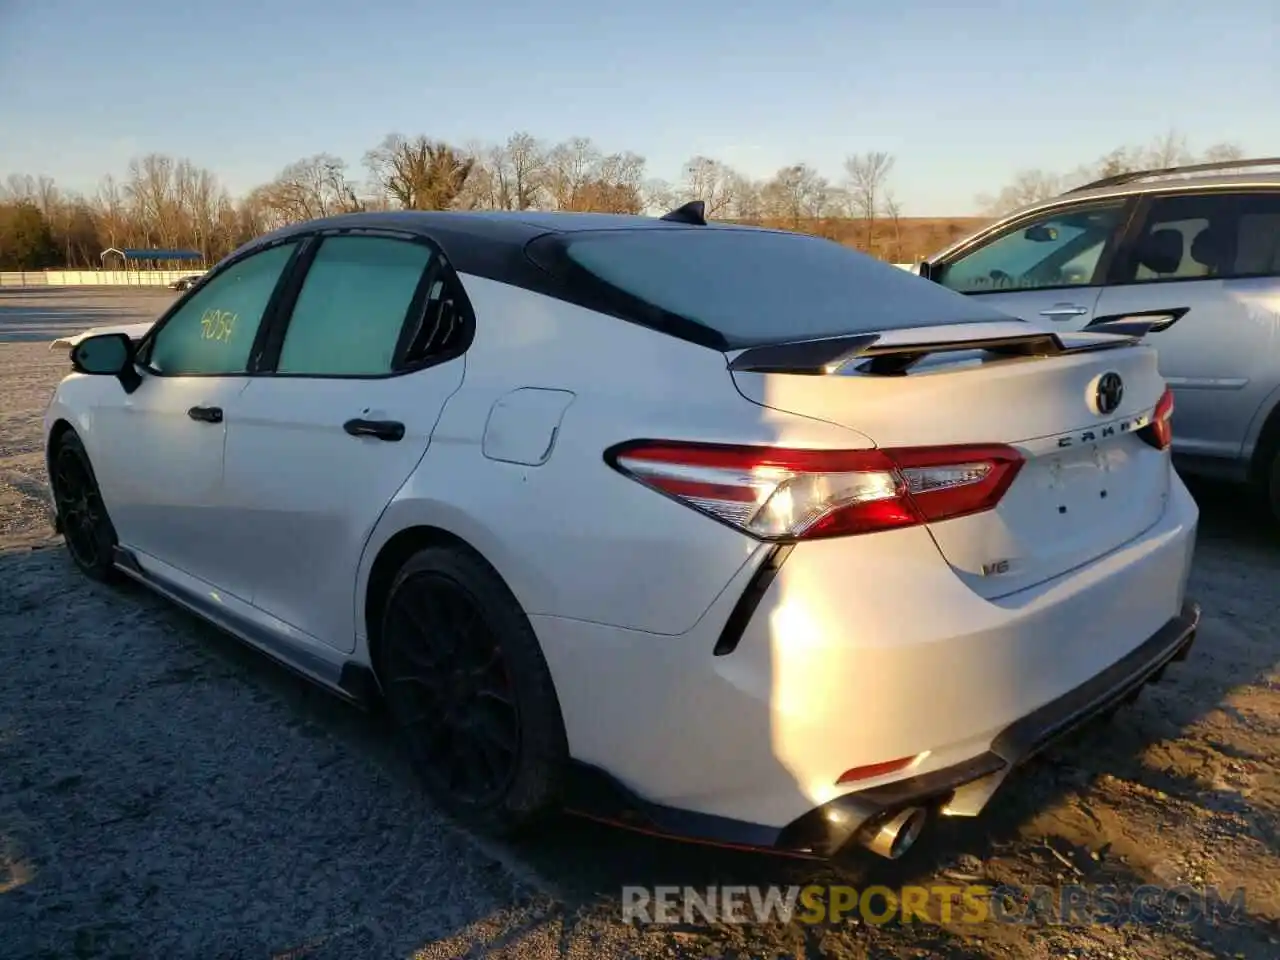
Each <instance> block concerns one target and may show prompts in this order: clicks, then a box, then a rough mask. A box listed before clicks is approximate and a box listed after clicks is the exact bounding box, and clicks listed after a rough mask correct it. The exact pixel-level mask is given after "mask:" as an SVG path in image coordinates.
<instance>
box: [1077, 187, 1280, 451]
mask: <svg viewBox="0 0 1280 960" xmlns="http://www.w3.org/2000/svg"><path fill="white" fill-rule="evenodd" d="M1111 280H1112V282H1111V284H1110V285H1108V287H1107V288H1106V290H1104V291H1103V293H1102V296H1101V298H1100V299H1099V301H1098V306H1097V311H1096V313H1097V319H1099V320H1107V319H1115V318H1119V317H1123V316H1128V315H1134V314H1148V315H1151V316H1157V317H1161V318H1167V319H1165V320H1164V321H1163V324H1167V325H1164V326H1163V329H1161V328H1160V327H1157V328H1155V329H1153V332H1151V333H1150V334H1148V336H1147V339H1148V341H1149V342H1150V343H1151V345H1152V346H1154V347H1156V348H1157V350H1158V351H1159V358H1160V372H1161V373H1162V374H1163V375H1164V377H1165V379H1166V380H1168V382H1169V385H1170V386H1171V387H1172V388H1173V390H1174V393H1175V395H1176V398H1177V399H1176V405H1175V413H1174V423H1175V425H1176V429H1175V430H1174V448H1175V450H1176V451H1177V452H1178V453H1180V454H1184V455H1193V456H1206V457H1227V458H1232V457H1236V456H1238V455H1239V453H1240V450H1241V447H1242V445H1243V443H1244V441H1245V435H1246V432H1247V430H1248V426H1249V423H1250V421H1251V420H1252V419H1253V417H1254V415H1255V414H1256V413H1257V411H1258V409H1259V406H1260V405H1261V404H1262V403H1263V402H1264V401H1265V400H1266V399H1267V398H1268V396H1270V394H1271V392H1272V391H1273V390H1274V388H1275V386H1276V384H1277V377H1276V371H1277V369H1280V361H1278V359H1277V358H1278V357H1280V354H1278V353H1277V350H1278V348H1280V192H1240V191H1223V190H1217V191H1211V192H1195V193H1193V192H1186V191H1183V192H1177V193H1173V192H1171V193H1169V194H1165V195H1160V196H1152V197H1149V198H1147V199H1145V200H1144V202H1143V204H1142V206H1141V207H1140V209H1139V212H1138V223H1137V227H1136V229H1135V230H1134V232H1133V233H1132V235H1131V239H1130V240H1128V241H1127V242H1126V244H1125V246H1124V249H1123V251H1122V253H1121V255H1119V256H1117V257H1116V259H1115V262H1114V266H1113V269H1112V276H1111ZM1163 324H1162V325H1163Z"/></svg>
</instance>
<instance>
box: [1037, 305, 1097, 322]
mask: <svg viewBox="0 0 1280 960" xmlns="http://www.w3.org/2000/svg"><path fill="white" fill-rule="evenodd" d="M1088 312H1089V310H1088V308H1086V307H1078V306H1076V305H1075V304H1074V303H1058V304H1055V305H1054V306H1052V307H1050V308H1049V309H1048V310H1041V311H1040V316H1042V317H1048V318H1049V319H1050V320H1069V319H1071V318H1072V317H1083V316H1084V315H1085V314H1086V313H1088Z"/></svg>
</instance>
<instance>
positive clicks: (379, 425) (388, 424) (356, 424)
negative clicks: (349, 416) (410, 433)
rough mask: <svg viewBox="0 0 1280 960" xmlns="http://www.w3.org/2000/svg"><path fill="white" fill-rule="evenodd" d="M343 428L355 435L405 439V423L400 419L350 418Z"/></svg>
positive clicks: (390, 439)
mask: <svg viewBox="0 0 1280 960" xmlns="http://www.w3.org/2000/svg"><path fill="white" fill-rule="evenodd" d="M342 429H343V430H345V431H347V433H349V434H351V436H353V437H376V438H377V439H379V440H389V441H392V442H395V441H396V440H403V439H404V424H403V423H401V422H400V421H399V420H361V419H359V418H357V419H355V420H348V421H347V422H346V423H344V424H343V425H342Z"/></svg>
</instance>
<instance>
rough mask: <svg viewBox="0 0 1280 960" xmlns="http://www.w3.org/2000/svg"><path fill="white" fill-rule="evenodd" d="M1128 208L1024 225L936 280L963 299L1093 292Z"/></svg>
mask: <svg viewBox="0 0 1280 960" xmlns="http://www.w3.org/2000/svg"><path fill="white" fill-rule="evenodd" d="M1125 203H1126V201H1125V200H1123V199H1120V200H1116V201H1113V202H1107V203H1092V204H1081V205H1077V206H1073V207H1068V208H1066V209H1059V210H1056V211H1054V212H1053V213H1050V214H1047V215H1045V216H1043V217H1040V218H1038V219H1034V220H1029V221H1028V220H1024V221H1022V222H1021V223H1019V224H1018V225H1017V226H1015V227H1013V228H1011V229H1009V230H1006V231H1005V232H1004V233H1001V234H999V235H997V236H996V237H995V238H994V239H992V240H988V241H986V242H985V243H983V244H982V246H980V247H978V248H977V249H976V250H971V251H969V252H968V253H965V254H962V255H961V256H959V257H958V258H957V259H955V260H952V261H950V262H948V263H945V264H942V266H941V269H940V271H939V273H938V274H937V276H936V277H935V279H936V280H937V282H938V283H940V284H942V286H944V287H947V288H949V289H951V290H955V291H957V292H959V293H994V292H1008V291H1014V290H1045V289H1050V288H1053V287H1074V286H1089V285H1091V284H1093V283H1094V274H1095V273H1097V270H1098V264H1099V263H1100V262H1101V260H1102V255H1103V253H1104V252H1105V251H1106V249H1107V247H1108V245H1109V244H1111V243H1113V242H1114V240H1115V238H1116V236H1117V234H1118V232H1119V228H1120V226H1121V225H1122V223H1123V222H1124V211H1125Z"/></svg>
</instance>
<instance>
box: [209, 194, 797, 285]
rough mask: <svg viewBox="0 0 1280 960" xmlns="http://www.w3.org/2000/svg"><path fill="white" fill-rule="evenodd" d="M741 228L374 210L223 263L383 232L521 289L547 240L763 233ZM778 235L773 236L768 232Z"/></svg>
mask: <svg viewBox="0 0 1280 960" xmlns="http://www.w3.org/2000/svg"><path fill="white" fill-rule="evenodd" d="M763 229H764V228H760V227H748V226H743V225H740V224H733V223H725V224H698V225H691V224H688V223H679V222H675V221H670V220H662V219H660V218H658V217H645V216H636V215H630V214H615V213H560V212H549V211H539V210H510V211H508V210H467V211H456V210H377V211H367V212H363V213H343V214H338V215H336V216H332V217H322V218H319V219H315V220H305V221H303V222H301V223H293V224H289V225H288V226H285V227H281V228H279V229H278V230H274V231H272V232H271V233H267V234H264V235H262V236H260V237H257V238H256V239H254V240H250V241H249V242H248V243H246V244H245V245H244V246H242V247H241V248H240V249H238V250H236V251H235V252H234V253H232V254H231V255H230V256H229V257H227V260H237V259H239V258H240V257H242V256H245V255H247V254H248V253H250V252H252V251H254V250H257V249H260V248H261V247H263V246H265V245H267V244H272V243H277V242H280V241H282V240H288V239H290V238H291V237H298V236H304V235H307V234H313V233H318V232H326V231H342V230H354V231H361V230H386V231H394V232H397V233H402V234H406V235H410V236H419V237H423V238H427V239H430V240H432V241H434V242H435V243H437V244H439V246H440V248H441V249H442V250H443V251H444V254H445V256H446V257H448V259H449V260H450V261H451V262H452V264H453V266H454V267H455V268H456V269H457V270H459V271H461V272H463V273H471V274H477V275H479V276H482V277H488V278H490V279H493V280H500V281H502V282H504V283H517V284H520V285H526V284H527V282H528V281H529V274H528V271H529V269H530V267H531V263H530V261H529V260H528V259H527V257H526V256H525V255H524V251H525V248H526V247H527V246H528V244H529V242H530V241H532V240H534V239H536V238H538V237H545V236H548V235H565V234H571V233H582V232H586V231H598V230H756V231H759V230H763ZM767 232H771V233H772V232H777V231H767Z"/></svg>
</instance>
